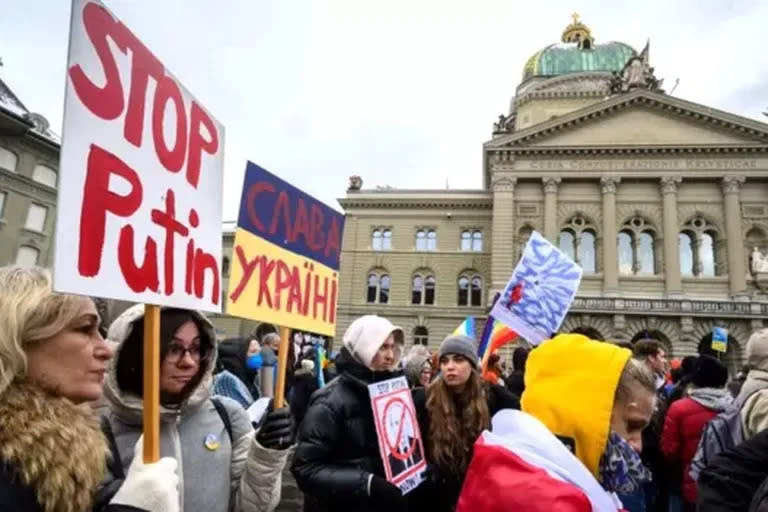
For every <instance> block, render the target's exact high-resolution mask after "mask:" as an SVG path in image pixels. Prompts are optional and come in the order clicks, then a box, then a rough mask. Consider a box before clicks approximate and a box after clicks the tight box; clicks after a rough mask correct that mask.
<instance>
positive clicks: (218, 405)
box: [104, 305, 293, 512]
mask: <svg viewBox="0 0 768 512" xmlns="http://www.w3.org/2000/svg"><path fill="white" fill-rule="evenodd" d="M143 312H144V309H143V305H138V306H134V307H132V308H130V309H128V310H127V311H125V312H124V313H123V314H122V315H121V316H120V317H119V318H118V319H117V320H115V322H114V323H113V324H112V325H111V326H110V329H109V332H108V338H109V340H111V341H112V342H113V343H115V345H116V347H115V349H116V356H115V358H114V359H113V360H112V364H111V367H110V369H109V372H108V375H107V378H106V382H105V389H104V395H105V397H106V399H107V402H108V405H109V412H108V414H107V415H106V417H107V419H108V423H109V427H110V429H109V430H111V432H107V434H108V436H107V437H108V438H110V437H111V441H112V444H113V453H114V452H117V453H118V455H119V459H120V461H121V463H122V464H121V465H113V466H116V468H111V470H112V473H113V475H112V476H113V477H114V479H115V480H119V479H120V478H122V476H123V475H121V474H120V473H121V469H122V468H127V467H128V464H129V463H130V461H131V460H132V457H133V446H134V445H135V443H136V440H137V439H138V437H139V435H140V434H141V430H142V427H141V425H142V395H143V373H144V372H143V362H142V361H143V359H142V354H143V331H144V321H143ZM160 343H161V354H160V356H161V362H160V404H161V407H160V453H161V456H172V457H174V458H175V459H176V460H177V461H178V464H179V467H178V469H179V494H180V501H181V503H180V510H184V511H186V512H198V511H199V512H228V511H230V510H235V511H241V512H269V511H272V510H273V509H274V508H275V507H276V506H277V504H278V502H279V500H280V473H281V471H282V469H283V467H284V465H285V461H286V456H287V450H286V449H287V448H288V447H289V446H290V445H291V444H292V430H293V428H292V427H293V425H292V420H291V417H290V412H288V409H282V410H279V411H272V412H270V413H269V414H268V415H267V417H266V419H265V421H264V423H263V424H262V425H261V428H260V429H259V431H258V433H255V431H254V429H253V426H252V425H251V423H250V419H249V417H248V414H247V413H246V411H245V410H244V409H243V408H242V406H241V405H240V404H238V403H237V402H235V401H234V400H231V399H229V398H225V397H215V398H211V382H212V373H213V368H214V366H215V362H216V344H215V335H214V330H213V326H212V325H211V323H210V322H209V321H208V320H207V319H206V318H205V317H204V316H203V315H202V314H200V313H198V312H196V311H189V310H183V309H172V308H164V309H163V310H162V311H161V317H160ZM121 466H122V467H121Z"/></svg>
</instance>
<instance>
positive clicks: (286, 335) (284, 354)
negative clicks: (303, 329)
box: [275, 327, 291, 409]
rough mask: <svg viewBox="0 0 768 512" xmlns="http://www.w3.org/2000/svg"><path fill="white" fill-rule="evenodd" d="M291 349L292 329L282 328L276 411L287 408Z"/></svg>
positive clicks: (278, 352)
mask: <svg viewBox="0 0 768 512" xmlns="http://www.w3.org/2000/svg"><path fill="white" fill-rule="evenodd" d="M290 348H291V329H289V328H288V327H280V348H279V349H278V351H277V384H275V409H280V408H282V407H284V406H285V372H286V370H287V368H288V352H289V351H290Z"/></svg>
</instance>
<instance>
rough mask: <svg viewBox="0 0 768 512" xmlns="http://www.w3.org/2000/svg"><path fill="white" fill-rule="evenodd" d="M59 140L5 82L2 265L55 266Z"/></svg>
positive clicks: (1, 95) (0, 109)
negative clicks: (54, 248) (54, 247)
mask: <svg viewBox="0 0 768 512" xmlns="http://www.w3.org/2000/svg"><path fill="white" fill-rule="evenodd" d="M59 149H60V146H59V141H58V138H57V137H56V136H55V135H54V134H53V133H52V132H51V131H50V130H49V128H48V123H47V121H45V119H44V118H42V116H40V115H38V114H33V113H30V112H29V111H28V110H27V109H26V107H24V105H23V104H22V103H21V102H20V101H19V100H18V98H16V96H15V95H14V94H13V93H12V92H11V91H10V89H8V87H7V86H6V85H5V83H3V82H2V80H0V265H6V264H8V263H15V262H19V263H24V264H38V265H42V266H50V265H51V263H52V261H53V233H54V224H55V220H56V185H57V178H58V164H59Z"/></svg>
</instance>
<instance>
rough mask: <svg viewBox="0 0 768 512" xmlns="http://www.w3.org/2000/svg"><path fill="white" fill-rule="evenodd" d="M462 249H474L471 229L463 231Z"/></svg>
mask: <svg viewBox="0 0 768 512" xmlns="http://www.w3.org/2000/svg"><path fill="white" fill-rule="evenodd" d="M461 250H462V251H471V250H472V233H470V232H469V231H462V232H461Z"/></svg>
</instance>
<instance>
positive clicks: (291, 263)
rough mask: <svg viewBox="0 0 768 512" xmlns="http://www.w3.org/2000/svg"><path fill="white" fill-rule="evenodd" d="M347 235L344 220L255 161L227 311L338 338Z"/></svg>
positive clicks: (239, 228)
mask: <svg viewBox="0 0 768 512" xmlns="http://www.w3.org/2000/svg"><path fill="white" fill-rule="evenodd" d="M343 230H344V216H343V215H341V214H340V213H338V212H336V211H335V210H333V209H332V208H330V207H328V206H326V205H325V204H323V203H321V202H320V201H318V200H317V199H315V198H313V197H312V196H310V195H308V194H306V193H304V192H302V191H301V190H299V189H298V188H296V187H294V186H293V185H291V184H289V183H287V182H285V181H283V180H282V179H280V178H278V177H277V176H275V175H273V174H271V173H269V172H267V171H266V170H264V169H262V168H261V167H259V166H258V165H256V164H254V163H251V162H248V166H247V168H246V171H245V179H244V182H243V193H242V198H241V200H240V214H239V217H238V221H237V230H236V231H235V244H234V247H233V252H234V258H233V259H234V261H233V263H232V273H231V276H230V280H229V295H228V296H229V301H228V302H227V313H228V314H230V315H235V316H240V317H243V318H249V319H251V320H259V321H262V322H269V323H273V324H277V325H280V326H284V327H291V328H294V329H302V330H305V331H309V332H314V333H318V334H325V335H329V336H334V335H335V334H336V299H337V296H338V290H339V285H338V272H339V255H340V252H341V237H342V233H343Z"/></svg>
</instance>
